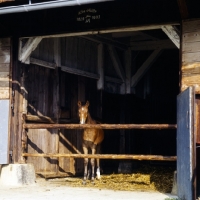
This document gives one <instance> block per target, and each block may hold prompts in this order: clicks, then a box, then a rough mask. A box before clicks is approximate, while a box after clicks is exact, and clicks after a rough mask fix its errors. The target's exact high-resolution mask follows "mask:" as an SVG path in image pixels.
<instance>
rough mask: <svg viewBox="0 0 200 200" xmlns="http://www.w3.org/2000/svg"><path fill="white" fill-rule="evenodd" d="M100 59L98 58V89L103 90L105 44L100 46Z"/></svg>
mask: <svg viewBox="0 0 200 200" xmlns="http://www.w3.org/2000/svg"><path fill="white" fill-rule="evenodd" d="M97 48H98V57H97V68H98V74H99V76H100V77H99V79H98V81H97V89H98V90H103V89H104V46H103V44H102V43H101V44H99V45H98V47H97Z"/></svg>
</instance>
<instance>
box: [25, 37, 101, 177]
mask: <svg viewBox="0 0 200 200" xmlns="http://www.w3.org/2000/svg"><path fill="white" fill-rule="evenodd" d="M54 41H55V40H54V39H44V40H42V42H41V43H40V44H39V45H38V47H37V48H36V50H35V51H34V52H33V53H32V55H31V57H34V58H37V59H40V60H45V61H47V62H54ZM60 41H61V47H62V48H61V64H62V66H63V65H66V66H70V67H75V68H79V69H85V68H86V69H87V71H90V72H93V73H95V72H96V68H95V66H96V64H95V62H96V60H95V59H96V56H97V53H96V52H97V49H96V44H95V43H91V44H90V43H89V44H88V45H86V43H85V41H84V40H80V39H79V38H76V39H75V38H69V39H66V38H62V39H61V40H60ZM94 44H95V45H94ZM77 47H79V48H77ZM81 47H82V48H81ZM83 49H84V50H83ZM25 67H27V72H26V73H27V75H26V77H27V78H26V88H27V91H28V114H31V115H38V116H48V117H51V118H55V116H56V113H55V106H56V105H57V104H59V105H58V107H59V109H58V111H57V112H58V113H57V114H58V115H59V121H60V123H66V121H67V123H70V122H72V123H79V122H78V114H77V111H78V110H77V102H78V100H81V101H82V102H85V101H86V100H89V101H90V111H91V114H92V116H95V117H97V118H98V119H99V118H101V91H97V89H96V88H97V86H96V80H95V79H90V78H86V77H82V76H77V75H72V74H68V73H66V72H63V71H61V68H60V67H58V69H55V70H54V69H49V68H45V67H42V66H38V65H33V64H30V65H26V66H25ZM56 71H58V77H57V75H56ZM56 79H59V83H58V84H59V87H58V90H59V92H58V96H59V97H58V98H57V102H55V94H56V91H55V90H56V88H55V84H56V83H55V82H56ZM81 132H82V131H81V130H64V129H61V130H53V129H50V130H46V129H40V130H34V129H33V130H28V152H29V153H68V154H70V153H82V147H81ZM57 137H59V141H58V139H57ZM27 162H30V163H33V164H34V166H35V170H36V172H38V173H39V172H42V173H57V172H60V173H62V172H67V173H71V174H75V173H82V170H83V160H82V159H73V158H59V159H55V158H54V159H50V158H49V159H46V158H37V157H35V158H34V157H33V158H32V157H29V158H28V159H27Z"/></svg>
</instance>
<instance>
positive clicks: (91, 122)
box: [86, 112, 96, 124]
mask: <svg viewBox="0 0 200 200" xmlns="http://www.w3.org/2000/svg"><path fill="white" fill-rule="evenodd" d="M86 123H87V124H96V122H95V120H93V119H92V117H91V115H90V113H89V112H88V116H87V120H86Z"/></svg>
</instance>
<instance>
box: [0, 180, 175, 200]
mask: <svg viewBox="0 0 200 200" xmlns="http://www.w3.org/2000/svg"><path fill="white" fill-rule="evenodd" d="M57 198H58V200H61V199H72V200H79V199H80V200H82V199H87V200H94V199H95V200H110V199H114V200H123V199H126V200H166V199H176V198H177V197H176V196H173V195H171V194H162V193H158V192H147V191H114V190H107V189H96V188H88V187H85V188H84V187H81V188H80V187H71V186H68V185H63V184H56V183H54V182H53V181H50V180H49V181H46V180H45V179H41V178H39V179H37V180H36V183H35V184H34V185H25V186H18V187H16V186H12V187H11V186H4V185H1V186H0V200H23V199H26V200H36V199H37V200H40V199H41V200H44V199H48V200H56V199H57Z"/></svg>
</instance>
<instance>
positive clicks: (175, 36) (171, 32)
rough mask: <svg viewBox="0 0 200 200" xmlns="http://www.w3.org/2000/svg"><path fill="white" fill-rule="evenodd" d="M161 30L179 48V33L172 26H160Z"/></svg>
mask: <svg viewBox="0 0 200 200" xmlns="http://www.w3.org/2000/svg"><path fill="white" fill-rule="evenodd" d="M162 30H163V31H164V32H165V34H166V35H167V36H168V37H169V39H171V41H172V42H173V43H174V44H175V45H176V47H177V48H178V49H180V35H179V33H178V31H177V29H176V28H175V27H174V26H170V25H168V26H162Z"/></svg>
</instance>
